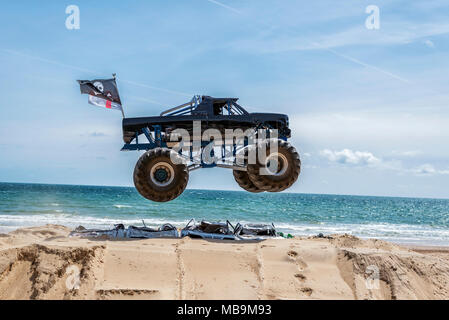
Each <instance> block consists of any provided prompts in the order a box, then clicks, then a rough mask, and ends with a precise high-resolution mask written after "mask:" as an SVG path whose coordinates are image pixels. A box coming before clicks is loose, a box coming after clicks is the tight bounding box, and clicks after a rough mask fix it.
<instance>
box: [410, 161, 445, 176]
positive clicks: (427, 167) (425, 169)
mask: <svg viewBox="0 0 449 320" xmlns="http://www.w3.org/2000/svg"><path fill="white" fill-rule="evenodd" d="M410 171H411V172H412V173H414V174H416V175H418V176H431V175H437V174H438V175H446V174H449V170H437V169H435V167H434V166H433V165H431V164H429V163H426V164H423V165H421V166H419V167H416V168H414V169H412V170H410Z"/></svg>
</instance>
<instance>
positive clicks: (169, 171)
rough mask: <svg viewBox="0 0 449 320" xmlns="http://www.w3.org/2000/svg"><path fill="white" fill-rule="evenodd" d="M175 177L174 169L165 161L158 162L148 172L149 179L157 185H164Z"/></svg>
mask: <svg viewBox="0 0 449 320" xmlns="http://www.w3.org/2000/svg"><path fill="white" fill-rule="evenodd" d="M174 179H175V170H174V169H173V166H172V165H171V164H169V163H167V162H158V163H156V164H155V165H154V166H153V168H151V172H150V180H151V182H152V183H154V184H155V185H157V186H158V187H166V186H168V185H169V184H170V183H172V182H173V180H174Z"/></svg>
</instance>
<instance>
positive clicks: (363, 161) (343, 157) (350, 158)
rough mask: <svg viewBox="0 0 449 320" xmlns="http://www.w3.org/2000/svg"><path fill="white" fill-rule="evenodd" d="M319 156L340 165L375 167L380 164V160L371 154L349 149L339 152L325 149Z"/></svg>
mask: <svg viewBox="0 0 449 320" xmlns="http://www.w3.org/2000/svg"><path fill="white" fill-rule="evenodd" d="M320 154H321V155H322V156H323V157H325V158H327V159H328V160H329V161H330V162H336V163H341V164H351V165H359V166H376V165H378V164H380V163H381V162H382V160H381V159H379V158H377V157H375V156H374V155H373V154H372V153H371V152H364V151H352V150H350V149H343V150H341V151H332V150H329V149H325V150H322V151H321V152H320Z"/></svg>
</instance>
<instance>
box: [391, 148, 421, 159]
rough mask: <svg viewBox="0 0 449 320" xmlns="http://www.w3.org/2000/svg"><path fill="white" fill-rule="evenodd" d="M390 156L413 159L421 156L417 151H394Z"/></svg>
mask: <svg viewBox="0 0 449 320" xmlns="http://www.w3.org/2000/svg"><path fill="white" fill-rule="evenodd" d="M392 154H393V155H395V156H399V157H407V158H413V157H416V156H418V155H420V154H422V152H421V151H419V150H407V151H398V150H394V151H392Z"/></svg>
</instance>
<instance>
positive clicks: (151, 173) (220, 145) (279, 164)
mask: <svg viewBox="0 0 449 320" xmlns="http://www.w3.org/2000/svg"><path fill="white" fill-rule="evenodd" d="M237 100H238V99H236V98H212V97H209V96H195V97H194V98H193V99H192V100H191V101H190V102H187V103H185V104H182V105H180V106H178V107H175V108H171V109H169V110H167V111H164V112H163V113H162V114H161V115H160V116H159V117H146V118H124V119H123V140H124V142H125V145H124V146H123V148H122V151H145V153H144V154H143V155H142V157H141V158H140V159H139V161H138V162H137V164H136V167H135V170H134V184H135V186H136V189H137V190H138V191H139V193H140V194H141V195H142V196H143V197H145V198H147V199H149V200H151V201H156V202H167V201H171V200H174V199H175V198H177V197H178V196H180V195H181V194H182V193H183V192H184V190H185V188H186V186H187V184H188V180H189V173H190V172H191V171H194V170H198V169H201V168H213V167H220V168H227V169H231V170H233V174H234V178H235V180H236V182H237V183H238V184H239V186H240V187H241V188H243V189H244V190H246V191H249V192H252V193H261V192H281V191H284V190H286V189H288V188H290V187H291V186H292V185H293V184H294V183H295V182H296V181H297V179H298V177H299V174H300V172H301V161H300V157H299V154H298V152H297V151H296V149H295V148H294V147H293V146H291V145H290V144H289V143H288V142H287V140H288V138H289V137H290V136H291V131H290V129H289V128H288V126H289V122H288V117H287V116H286V115H282V114H272V113H248V112H247V111H246V110H245V109H244V108H242V107H241V106H240V105H238V104H237ZM195 122H197V124H198V123H200V125H201V127H200V128H201V130H200V131H201V132H200V134H201V136H202V134H203V132H204V131H205V130H207V129H215V130H216V131H218V132H220V133H222V134H223V136H226V130H227V129H242V130H246V132H248V130H249V131H250V132H253V133H254V136H256V138H257V139H256V141H257V144H255V143H254V140H252V139H248V138H245V139H243V140H240V141H237V140H236V139H234V138H233V139H232V140H229V141H228V140H226V138H225V139H224V141H223V140H221V141H215V140H214V141H212V142H211V141H202V139H200V142H199V143H198V145H197V146H196V147H197V148H195V145H194V143H191V142H188V143H184V142H183V141H177V140H176V139H173V137H174V136H176V135H175V134H174V133H175V132H177V129H182V130H185V132H188V133H189V134H190V135H191V136H193V135H194V134H195V132H194V126H195ZM144 139H146V140H147V141H144ZM173 140H174V141H173ZM261 141H262V143H261ZM211 143H213V144H215V145H216V146H217V147H212V148H211ZM216 143H217V144H216ZM260 145H263V146H264V148H262V149H261V148H260ZM207 148H209V149H207ZM206 150H207V152H209V153H210V154H211V156H212V157H214V159H215V160H214V161H212V162H210V161H205V159H204V157H203V156H202V155H203V154H204V152H205V151H206ZM251 150H256V153H257V154H258V153H261V152H262V153H263V154H264V155H265V156H266V157H257V160H256V162H255V163H252V162H250V161H248V153H249V152H250V151H251ZM272 150H274V151H272ZM195 151H196V152H195ZM261 158H262V159H265V161H261V160H260V159H261ZM239 160H240V161H239ZM273 160H274V163H275V166H276V169H275V170H274V171H273V172H270V173H269V174H261V172H262V169H263V168H266V167H267V166H268V163H270V161H273ZM265 172H266V170H265Z"/></svg>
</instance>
